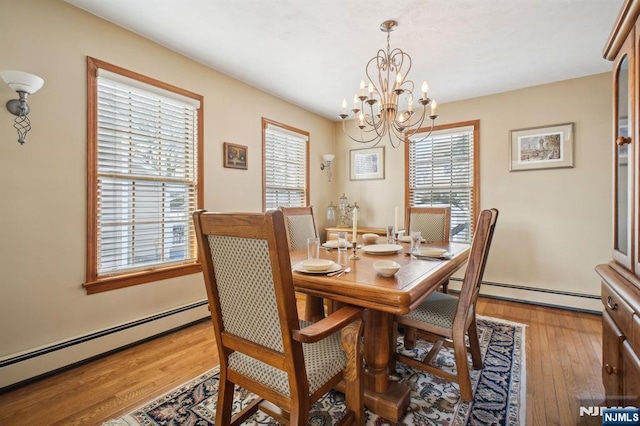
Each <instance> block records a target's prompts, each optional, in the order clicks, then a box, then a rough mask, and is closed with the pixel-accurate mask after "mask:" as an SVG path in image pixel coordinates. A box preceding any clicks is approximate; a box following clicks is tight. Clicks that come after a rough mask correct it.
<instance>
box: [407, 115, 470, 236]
mask: <svg viewBox="0 0 640 426" xmlns="http://www.w3.org/2000/svg"><path fill="white" fill-rule="evenodd" d="M479 126H480V123H479V121H473V122H466V123H457V124H452V125H446V126H436V127H435V128H434V130H433V132H432V133H431V135H430V136H429V137H428V138H425V135H426V134H427V133H426V132H425V133H417V134H415V135H414V136H413V137H412V138H411V139H410V141H411V143H408V144H406V149H407V150H408V158H409V161H408V162H407V165H406V167H407V170H406V174H407V180H406V185H407V186H408V191H407V193H408V194H409V199H408V200H407V201H408V204H409V206H412V207H413V206H417V207H428V206H438V207H442V206H450V207H451V239H452V240H453V241H462V242H470V241H471V236H472V232H473V225H474V220H475V215H476V214H477V210H478V202H479V183H478V182H477V181H476V176H478V164H479V162H478V149H477V146H478V137H479Z"/></svg>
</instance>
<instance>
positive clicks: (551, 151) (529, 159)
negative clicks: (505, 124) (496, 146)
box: [509, 123, 573, 172]
mask: <svg viewBox="0 0 640 426" xmlns="http://www.w3.org/2000/svg"><path fill="white" fill-rule="evenodd" d="M509 134H510V144H509V150H510V160H509V170H510V171H512V172H513V171H518V170H537V169H557V168H561V167H573V123H564V124H555V125H552V126H543V127H530V128H527V129H517V130H511V131H510V132H509Z"/></svg>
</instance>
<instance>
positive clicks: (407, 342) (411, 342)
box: [403, 325, 417, 349]
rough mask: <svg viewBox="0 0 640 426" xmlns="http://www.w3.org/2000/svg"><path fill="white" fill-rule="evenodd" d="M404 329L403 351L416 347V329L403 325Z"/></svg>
mask: <svg viewBox="0 0 640 426" xmlns="http://www.w3.org/2000/svg"><path fill="white" fill-rule="evenodd" d="M403 327H404V348H405V349H413V348H415V347H416V334H417V331H416V328H415V327H410V326H408V325H403Z"/></svg>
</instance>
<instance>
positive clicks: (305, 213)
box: [278, 206, 325, 321]
mask: <svg viewBox="0 0 640 426" xmlns="http://www.w3.org/2000/svg"><path fill="white" fill-rule="evenodd" d="M278 210H280V211H281V212H282V213H283V214H284V221H285V225H286V232H287V241H288V243H289V250H302V249H306V248H307V238H315V237H317V236H318V229H317V227H316V220H315V217H314V215H313V206H308V207H278ZM324 314H325V312H324V302H323V300H322V298H320V297H315V296H310V295H308V294H307V295H305V309H304V319H305V320H307V321H318V320H320V319H321V318H323V317H324Z"/></svg>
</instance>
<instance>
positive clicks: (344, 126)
mask: <svg viewBox="0 0 640 426" xmlns="http://www.w3.org/2000/svg"><path fill="white" fill-rule="evenodd" d="M342 131H343V133H344V134H345V135H346V136H347V137H348V138H349V139H351V140H352V141H354V142H357V143H363V144H364V143H370V142H373V141H375V144H373V145H372V147H375V146H377V145H378V144H379V143H380V140H381V139H382V138H381V137H380V136H378V135H377V134H376V136H375V137H373V138H371V139H369V140H363V139H356V138H354V137H353V136H351V135H350V134H349V131H348V130H347V126H346V124H345V120H342ZM364 131H365V132H370V130H364ZM361 133H362V131H361Z"/></svg>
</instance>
